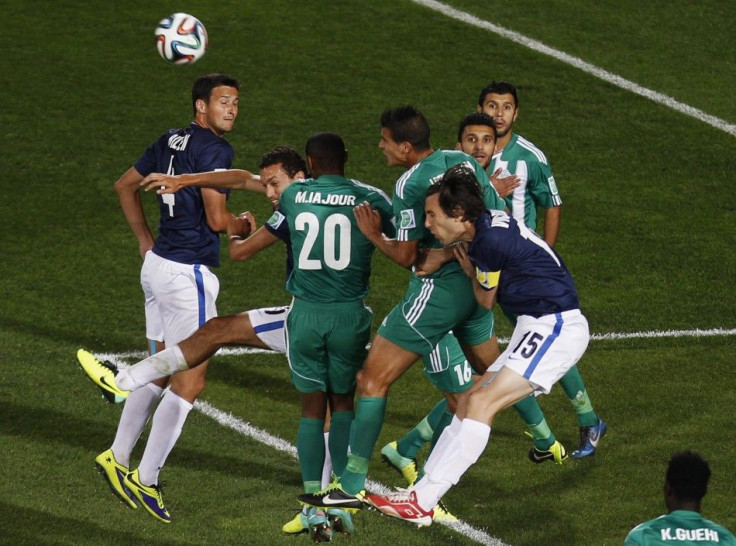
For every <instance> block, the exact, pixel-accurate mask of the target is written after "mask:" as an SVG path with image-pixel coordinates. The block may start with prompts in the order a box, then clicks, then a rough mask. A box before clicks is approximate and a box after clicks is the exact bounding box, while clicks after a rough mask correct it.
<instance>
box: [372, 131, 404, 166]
mask: <svg viewBox="0 0 736 546" xmlns="http://www.w3.org/2000/svg"><path fill="white" fill-rule="evenodd" d="M378 147H379V148H380V149H381V151H382V152H383V155H384V156H385V157H386V163H388V165H389V167H395V166H397V165H404V164H405V161H406V158H405V150H404V148H405V144H404V143H402V142H396V141H395V140H394V139H393V138H392V137H391V131H389V130H388V129H386V128H385V127H383V128H382V129H381V140H379V141H378Z"/></svg>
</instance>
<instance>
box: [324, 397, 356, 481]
mask: <svg viewBox="0 0 736 546" xmlns="http://www.w3.org/2000/svg"><path fill="white" fill-rule="evenodd" d="M354 417H355V412H353V411H338V412H335V413H333V414H332V420H331V421H330V437H329V444H330V457H332V471H333V472H334V473H335V475H336V476H341V475H342V473H343V472H344V471H345V465H346V464H347V462H348V445H349V444H350V425H352V424H353V418H354Z"/></svg>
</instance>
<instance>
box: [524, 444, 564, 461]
mask: <svg viewBox="0 0 736 546" xmlns="http://www.w3.org/2000/svg"><path fill="white" fill-rule="evenodd" d="M565 459H567V450H566V449H565V446H563V445H562V444H561V443H560V442H558V441H557V440H555V443H554V444H552V445H551V446H549V448H548V449H537V448H536V447H532V448H531V449H530V450H529V460H530V461H531V462H533V463H537V464H539V463H543V462H545V461H551V462H553V463H556V464H562V461H564V460H565Z"/></svg>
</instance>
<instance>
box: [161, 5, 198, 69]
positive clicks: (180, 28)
mask: <svg viewBox="0 0 736 546" xmlns="http://www.w3.org/2000/svg"><path fill="white" fill-rule="evenodd" d="M154 34H155V36H156V49H158V54H159V55H161V57H162V58H163V59H164V60H165V61H168V62H170V63H174V64H190V63H193V62H196V61H198V60H199V59H201V58H202V55H204V52H205V50H206V49H207V30H206V29H205V28H204V25H203V24H202V22H201V21H200V20H199V19H197V18H196V17H194V16H192V15H189V14H188V13H174V14H172V15H169V16H168V17H166V18H165V19H162V20H161V22H160V23H159V24H158V26H157V27H156V31H155V32H154Z"/></svg>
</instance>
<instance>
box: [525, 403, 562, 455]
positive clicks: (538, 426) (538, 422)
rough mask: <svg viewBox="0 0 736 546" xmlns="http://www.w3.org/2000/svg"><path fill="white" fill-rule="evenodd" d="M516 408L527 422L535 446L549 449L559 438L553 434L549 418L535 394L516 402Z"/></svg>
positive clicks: (540, 448)
mask: <svg viewBox="0 0 736 546" xmlns="http://www.w3.org/2000/svg"><path fill="white" fill-rule="evenodd" d="M514 409H515V410H516V412H517V413H518V414H519V415H520V416H521V418H522V419H523V420H524V423H526V426H527V428H528V429H529V432H531V434H532V439H533V441H534V447H536V448H537V449H539V450H541V451H547V450H548V449H549V448H550V446H551V445H552V444H554V443H555V441H556V440H557V439H556V438H555V435H554V434H552V431H551V430H550V428H549V425H548V424H547V420H546V419H545V418H544V414H543V413H542V408H540V407H539V403H538V402H537V398H536V397H535V396H534V395H529V396H527V397H526V398H523V399H522V400H519V401H518V402H517V403H516V404H514Z"/></svg>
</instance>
